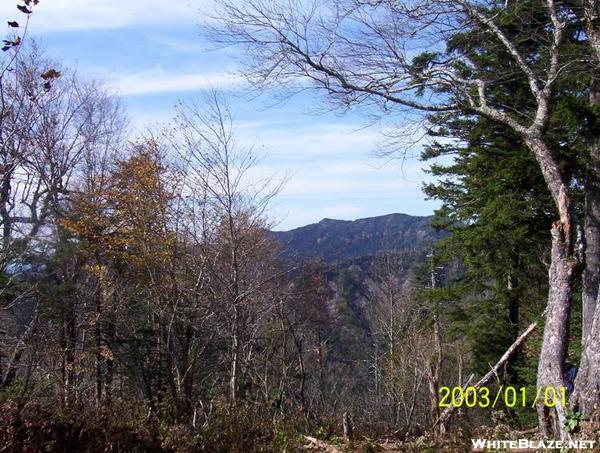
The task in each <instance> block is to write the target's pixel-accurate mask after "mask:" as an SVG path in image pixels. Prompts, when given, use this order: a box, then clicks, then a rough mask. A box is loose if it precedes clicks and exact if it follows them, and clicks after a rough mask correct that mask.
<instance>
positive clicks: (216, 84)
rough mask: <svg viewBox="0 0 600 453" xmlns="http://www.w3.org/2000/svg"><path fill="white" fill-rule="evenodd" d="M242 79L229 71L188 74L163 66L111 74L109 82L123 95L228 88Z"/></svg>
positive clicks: (239, 82) (238, 83)
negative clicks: (170, 70) (168, 70)
mask: <svg viewBox="0 0 600 453" xmlns="http://www.w3.org/2000/svg"><path fill="white" fill-rule="evenodd" d="M241 83H242V79H241V78H240V77H238V76H236V75H234V74H232V73H229V72H213V73H204V74H203V73H201V72H194V73H188V74H178V73H171V72H166V71H164V70H162V69H161V68H155V69H149V70H144V71H140V72H135V73H131V74H121V75H111V76H110V79H109V84H110V85H112V86H114V87H115V89H116V90H117V92H118V93H119V94H121V95H122V96H137V95H145V94H157V93H172V92H184V91H195V90H202V89H211V88H215V89H227V88H232V87H235V86H236V85H240V84H241Z"/></svg>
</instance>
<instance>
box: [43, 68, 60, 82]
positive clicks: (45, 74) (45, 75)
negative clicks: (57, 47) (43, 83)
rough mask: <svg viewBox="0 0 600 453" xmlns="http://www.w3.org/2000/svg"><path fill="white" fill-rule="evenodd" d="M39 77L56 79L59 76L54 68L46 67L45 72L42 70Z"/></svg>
mask: <svg viewBox="0 0 600 453" xmlns="http://www.w3.org/2000/svg"><path fill="white" fill-rule="evenodd" d="M40 77H41V78H42V79H44V80H51V79H58V78H59V77H60V72H58V71H57V70H56V69H53V68H51V69H48V70H47V71H46V72H42V73H41V74H40Z"/></svg>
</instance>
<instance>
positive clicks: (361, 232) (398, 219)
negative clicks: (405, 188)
mask: <svg viewBox="0 0 600 453" xmlns="http://www.w3.org/2000/svg"><path fill="white" fill-rule="evenodd" d="M273 235H274V236H275V237H276V239H278V240H279V241H280V242H281V244H282V246H283V252H284V254H285V255H286V256H287V257H288V258H290V259H294V260H305V259H308V258H312V257H319V258H321V259H322V260H323V261H325V262H326V263H339V262H341V261H347V260H350V259H355V258H360V257H365V256H371V255H375V254H377V253H379V252H381V251H384V250H385V251H389V252H393V251H396V252H400V251H408V250H416V249H423V248H424V247H427V246H429V245H430V244H431V243H433V242H435V241H437V240H438V239H440V238H441V237H443V236H444V233H443V232H438V231H435V230H434V229H433V228H432V227H431V217H419V216H410V215H407V214H388V215H383V216H378V217H370V218H365V219H359V220H354V221H348V220H333V219H323V220H321V221H320V222H318V223H314V224H311V225H306V226H303V227H300V228H295V229H293V230H290V231H274V232H273Z"/></svg>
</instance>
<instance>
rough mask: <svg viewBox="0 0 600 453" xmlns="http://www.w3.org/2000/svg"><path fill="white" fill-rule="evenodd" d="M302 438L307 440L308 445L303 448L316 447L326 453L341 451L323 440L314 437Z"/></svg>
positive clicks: (339, 452) (338, 452)
mask: <svg viewBox="0 0 600 453" xmlns="http://www.w3.org/2000/svg"><path fill="white" fill-rule="evenodd" d="M304 439H305V440H307V441H308V443H309V445H308V446H307V447H305V448H307V449H308V448H318V449H320V450H321V451H326V452H327V453H342V451H341V450H338V449H337V448H335V447H334V446H333V445H330V444H328V443H327V442H323V441H322V440H319V439H317V438H315V437H311V436H304Z"/></svg>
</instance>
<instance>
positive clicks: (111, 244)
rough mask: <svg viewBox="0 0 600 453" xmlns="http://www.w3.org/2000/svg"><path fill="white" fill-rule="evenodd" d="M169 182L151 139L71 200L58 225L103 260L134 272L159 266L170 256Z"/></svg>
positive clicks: (171, 197) (172, 240)
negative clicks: (67, 211)
mask: <svg viewBox="0 0 600 453" xmlns="http://www.w3.org/2000/svg"><path fill="white" fill-rule="evenodd" d="M168 180H169V178H168V177H167V170H166V168H165V167H164V166H163V165H162V164H161V158H160V155H159V153H158V147H157V145H156V143H154V142H149V143H145V144H143V145H139V146H137V147H136V149H135V151H134V153H133V154H132V155H131V156H130V157H128V158H127V159H124V160H121V161H118V162H116V163H115V167H114V170H113V171H112V172H111V173H109V174H108V175H107V176H105V177H104V179H102V181H94V183H93V184H90V186H92V187H95V189H94V190H93V191H90V192H89V193H84V194H81V195H80V196H79V197H77V199H75V200H74V201H73V212H72V215H71V216H70V217H69V218H65V219H62V220H61V225H62V226H63V227H64V228H66V229H67V230H69V231H71V232H72V233H73V234H75V235H77V236H78V237H79V238H81V239H83V240H84V241H85V243H86V244H87V248H88V250H89V252H90V253H91V254H92V255H93V257H94V258H96V259H100V260H101V261H102V262H108V263H111V264H112V265H115V266H119V268H121V269H123V268H124V267H125V268H126V269H127V272H129V273H131V274H133V275H136V276H143V275H144V274H146V273H147V272H149V271H148V269H149V268H152V269H156V268H159V269H160V268H162V267H164V266H166V264H167V263H168V262H169V260H170V259H172V255H173V250H174V249H175V244H176V235H175V233H174V232H173V231H171V230H170V222H171V217H170V216H171V214H170V211H171V206H170V205H171V203H172V201H173V200H174V198H175V197H174V195H173V193H172V191H169V189H168V184H167V182H166V181H168ZM90 271H91V272H92V273H94V274H98V272H96V271H95V270H93V269H91V270H90Z"/></svg>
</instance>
